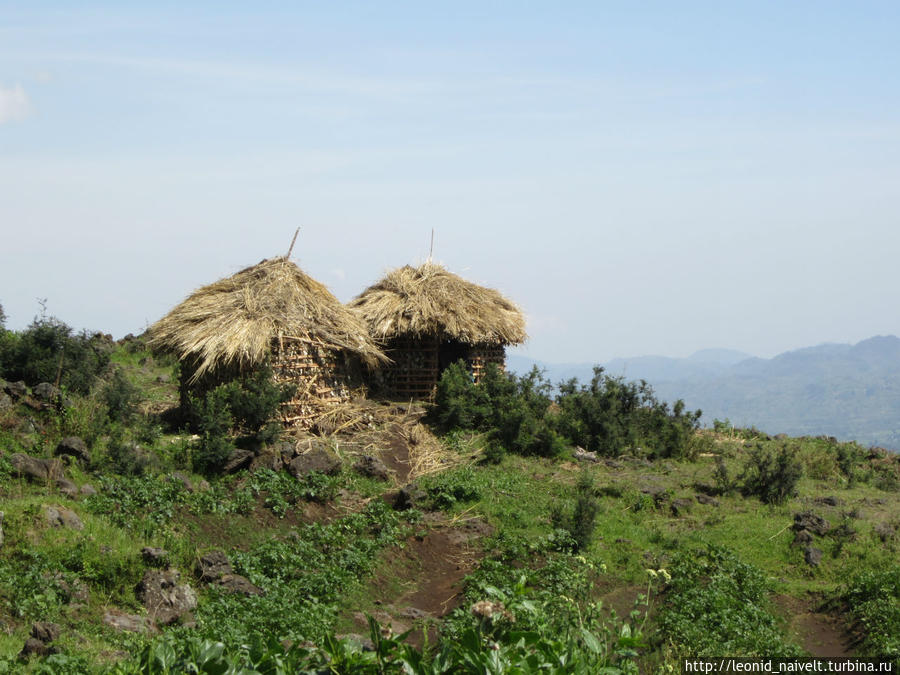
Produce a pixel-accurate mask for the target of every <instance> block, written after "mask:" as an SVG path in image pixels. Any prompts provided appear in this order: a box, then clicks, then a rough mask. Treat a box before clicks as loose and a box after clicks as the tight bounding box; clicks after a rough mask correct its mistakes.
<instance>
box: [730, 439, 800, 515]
mask: <svg viewBox="0 0 900 675" xmlns="http://www.w3.org/2000/svg"><path fill="white" fill-rule="evenodd" d="M802 477H803V465H802V464H801V463H800V461H799V460H798V459H797V452H796V450H792V449H790V448H788V446H787V445H782V446H781V448H780V449H779V450H778V452H777V453H776V454H773V453H772V452H770V451H769V450H765V449H763V447H762V446H760V445H759V444H757V446H756V447H755V448H753V449H752V450H751V451H750V457H749V458H748V459H747V462H746V464H745V465H744V469H743V472H742V473H741V476H740V478H739V481H740V482H741V492H742V493H743V494H744V495H745V496H750V495H752V496H755V497H759V499H761V500H762V501H763V502H765V503H766V504H783V503H784V502H785V501H787V499H788V498H789V497H792V496H793V495H794V494H795V493H796V490H797V483H798V482H799V481H800V479H801V478H802Z"/></svg>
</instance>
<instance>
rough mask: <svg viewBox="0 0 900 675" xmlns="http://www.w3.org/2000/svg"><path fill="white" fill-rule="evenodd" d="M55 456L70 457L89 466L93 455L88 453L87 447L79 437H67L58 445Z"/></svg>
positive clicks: (54, 452)
mask: <svg viewBox="0 0 900 675" xmlns="http://www.w3.org/2000/svg"><path fill="white" fill-rule="evenodd" d="M53 454H54V455H56V456H57V457H59V456H60V455H69V456H70V457H74V458H75V459H78V460H80V461H82V462H84V463H85V464H89V463H90V461H91V453H89V452H88V449H87V445H85V442H84V441H83V440H81V439H80V438H78V436H66V437H65V438H64V439H62V440H61V441H60V442H59V443H58V444H57V446H56V450H54V451H53Z"/></svg>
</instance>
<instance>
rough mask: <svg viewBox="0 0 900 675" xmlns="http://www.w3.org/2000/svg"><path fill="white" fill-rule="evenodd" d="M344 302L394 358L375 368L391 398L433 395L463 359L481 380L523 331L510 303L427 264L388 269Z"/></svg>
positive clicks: (517, 312) (518, 313)
mask: <svg viewBox="0 0 900 675" xmlns="http://www.w3.org/2000/svg"><path fill="white" fill-rule="evenodd" d="M349 307H350V308H351V309H352V310H353V311H354V312H355V313H356V314H357V315H358V316H360V317H361V318H362V319H363V320H365V322H366V324H367V325H368V327H369V332H370V334H371V335H372V337H374V338H375V340H376V341H378V343H379V344H380V345H381V346H383V347H384V349H385V353H386V354H387V355H388V357H389V358H390V359H391V360H392V361H393V363H392V364H391V365H389V366H387V367H385V368H383V369H381V370H379V371H378V373H377V376H378V377H380V379H381V384H382V388H383V391H384V393H385V394H386V395H389V396H395V397H403V398H410V397H411V398H427V397H429V396H431V394H432V392H433V390H434V386H435V385H436V384H437V381H438V379H439V378H440V375H441V372H442V371H443V370H444V369H445V368H446V367H447V366H448V365H450V364H451V363H454V362H455V361H458V360H460V359H463V360H465V362H466V364H467V365H468V367H469V371H470V372H471V374H472V376H473V378H474V379H475V381H476V382H478V380H479V379H480V378H481V375H482V372H483V371H484V368H485V366H487V364H489V363H496V364H498V365H500V366H501V367H502V366H503V364H504V360H505V351H504V349H505V347H506V345H514V344H519V343H521V342H524V341H525V339H526V337H527V336H526V334H525V317H524V316H523V315H522V312H521V311H520V310H519V308H518V307H516V306H515V305H514V304H513V303H512V302H510V301H509V300H507V299H506V298H504V297H503V296H502V295H501V294H500V293H498V292H497V291H495V290H493V289H490V288H484V287H482V286H478V285H476V284H473V283H471V282H469V281H466V280H465V279H462V278H461V277H458V276H457V275H455V274H451V273H450V272H448V271H447V270H446V269H445V268H444V267H442V266H441V265H437V264H435V263H432V262H427V263H425V264H423V265H421V266H419V267H410V266H408V265H407V266H406V267H401V268H399V269H395V270H392V271H391V272H389V273H388V274H387V275H386V276H385V277H384V278H383V279H382V280H381V281H379V282H378V283H376V284H375V285H373V286H370V287H369V288H367V289H366V290H365V291H363V292H362V293H361V294H360V295H359V296H358V297H356V298H355V299H354V300H352V301H351V302H350V304H349Z"/></svg>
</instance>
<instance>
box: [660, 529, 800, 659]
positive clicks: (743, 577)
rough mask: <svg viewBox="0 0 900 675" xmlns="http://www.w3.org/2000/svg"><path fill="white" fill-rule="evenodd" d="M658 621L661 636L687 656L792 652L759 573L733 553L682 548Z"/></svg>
mask: <svg viewBox="0 0 900 675" xmlns="http://www.w3.org/2000/svg"><path fill="white" fill-rule="evenodd" d="M669 571H670V572H671V581H670V583H669V586H668V588H667V591H666V595H665V597H666V603H665V605H664V606H663V607H662V609H661V611H660V614H659V619H658V625H659V628H660V631H661V632H662V635H661V636H660V637H661V639H663V640H670V641H671V642H672V643H674V644H675V646H676V647H677V648H678V649H680V650H681V651H682V652H683V653H684V654H689V655H691V656H692V657H693V656H720V655H722V654H740V655H741V656H798V655H799V654H800V653H801V652H800V650H799V648H797V647H796V646H794V645H792V644H790V643H788V642H787V641H786V640H785V638H784V636H783V635H782V633H781V631H780V630H779V628H778V623H777V621H776V619H775V617H774V615H773V614H772V613H771V612H770V611H769V610H768V602H767V599H766V598H767V593H768V588H767V586H766V577H765V575H764V574H763V573H762V572H761V571H760V570H759V569H757V568H756V567H754V566H752V565H750V564H748V563H745V562H742V561H741V560H740V559H739V558H738V557H737V556H736V555H735V554H734V553H732V552H730V551H728V550H726V549H723V548H719V547H714V546H710V547H709V548H707V549H705V550H699V551H685V552H683V553H681V554H679V555H678V556H677V557H676V559H675V561H674V563H673V565H672V566H671V568H670V570H669Z"/></svg>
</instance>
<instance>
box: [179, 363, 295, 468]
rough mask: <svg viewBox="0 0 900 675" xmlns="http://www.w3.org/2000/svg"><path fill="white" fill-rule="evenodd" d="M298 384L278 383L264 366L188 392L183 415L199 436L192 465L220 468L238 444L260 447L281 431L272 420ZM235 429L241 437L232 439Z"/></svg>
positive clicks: (273, 438)
mask: <svg viewBox="0 0 900 675" xmlns="http://www.w3.org/2000/svg"><path fill="white" fill-rule="evenodd" d="M295 390H296V387H295V386H294V385H290V384H286V385H278V384H276V383H275V382H274V380H273V379H272V369H271V368H270V367H269V366H268V365H265V366H263V367H260V368H258V369H256V370H254V371H253V372H250V373H246V374H244V375H241V376H239V377H237V378H235V379H233V380H230V381H228V382H225V383H222V384H220V385H218V386H217V387H215V388H213V389H211V390H209V391H206V392H204V393H203V394H202V395H194V394H188V396H187V400H186V402H185V406H184V410H183V411H182V412H183V415H184V417H185V419H186V421H187V423H188V426H189V428H190V429H191V430H192V431H194V432H195V433H197V434H198V435H199V436H200V440H199V442H198V444H197V448H196V450H195V452H194V453H193V462H194V466H193V468H194V469H195V470H197V471H199V472H201V473H210V472H214V471H216V470H218V469H219V468H220V467H221V465H222V464H223V463H224V462H225V460H227V459H228V457H229V455H230V454H231V453H232V452H233V451H234V447H235V444H238V445H241V446H250V447H253V448H256V447H259V446H261V445H263V444H265V443H271V442H272V441H274V440H275V439H276V438H277V437H278V436H279V434H280V433H281V424H280V423H279V422H278V421H275V420H273V417H275V415H276V414H277V412H278V409H279V407H280V405H281V404H282V403H283V402H284V401H287V400H289V399H290V398H291V397H292V396H293V395H294V391H295ZM232 432H237V434H238V437H237V438H236V439H235V440H232V437H231V434H232Z"/></svg>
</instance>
